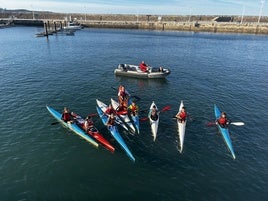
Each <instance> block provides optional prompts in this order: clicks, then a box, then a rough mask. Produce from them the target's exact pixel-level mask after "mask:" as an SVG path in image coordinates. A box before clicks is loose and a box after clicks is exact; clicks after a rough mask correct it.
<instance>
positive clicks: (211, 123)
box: [207, 122, 216, 126]
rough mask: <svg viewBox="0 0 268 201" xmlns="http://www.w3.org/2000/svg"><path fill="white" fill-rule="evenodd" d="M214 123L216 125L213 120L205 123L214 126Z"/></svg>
mask: <svg viewBox="0 0 268 201" xmlns="http://www.w3.org/2000/svg"><path fill="white" fill-rule="evenodd" d="M215 125H216V123H215V122H208V123H207V126H215Z"/></svg>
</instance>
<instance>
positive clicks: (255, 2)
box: [0, 0, 268, 16]
mask: <svg viewBox="0 0 268 201" xmlns="http://www.w3.org/2000/svg"><path fill="white" fill-rule="evenodd" d="M0 8H5V9H28V10H36V11H51V12H60V13H87V14H135V15H139V14H152V15H220V16H221V15H236V16H242V15H245V16H247V15H248V16H259V15H261V16H268V0H0Z"/></svg>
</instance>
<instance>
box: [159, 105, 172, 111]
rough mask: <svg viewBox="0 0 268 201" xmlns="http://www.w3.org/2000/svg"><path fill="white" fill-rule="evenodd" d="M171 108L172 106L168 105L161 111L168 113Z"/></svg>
mask: <svg viewBox="0 0 268 201" xmlns="http://www.w3.org/2000/svg"><path fill="white" fill-rule="evenodd" d="M170 108H171V106H170V105H167V106H165V107H164V108H163V109H162V110H161V112H165V111H168V110H170Z"/></svg>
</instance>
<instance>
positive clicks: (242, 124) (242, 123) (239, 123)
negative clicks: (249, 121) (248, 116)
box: [231, 122, 245, 126]
mask: <svg viewBox="0 0 268 201" xmlns="http://www.w3.org/2000/svg"><path fill="white" fill-rule="evenodd" d="M231 124H232V125H235V126H244V125H245V123H244V122H231Z"/></svg>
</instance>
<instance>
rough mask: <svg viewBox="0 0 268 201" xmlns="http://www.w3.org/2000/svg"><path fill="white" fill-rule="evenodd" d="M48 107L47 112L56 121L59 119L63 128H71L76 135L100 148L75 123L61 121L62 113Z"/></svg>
mask: <svg viewBox="0 0 268 201" xmlns="http://www.w3.org/2000/svg"><path fill="white" fill-rule="evenodd" d="M46 107H47V110H48V111H49V112H50V114H51V115H52V116H53V117H54V118H55V119H57V121H59V122H60V123H62V124H63V126H65V127H67V128H69V129H70V130H72V131H73V132H74V133H75V134H77V135H79V136H80V137H82V138H83V139H85V140H86V141H88V142H90V143H91V144H92V145H94V146H95V147H98V146H99V144H98V143H97V142H95V140H94V139H92V138H91V137H90V136H89V135H87V134H86V133H85V132H84V131H83V130H82V129H81V128H80V127H79V126H78V125H77V124H76V123H75V122H74V123H66V122H65V121H63V120H61V113H59V112H57V111H56V110H54V109H53V108H51V107H49V106H46Z"/></svg>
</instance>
